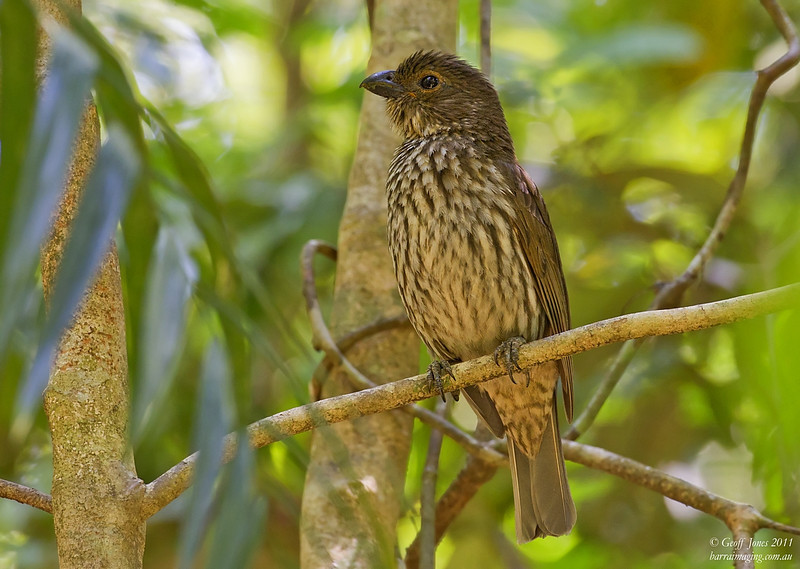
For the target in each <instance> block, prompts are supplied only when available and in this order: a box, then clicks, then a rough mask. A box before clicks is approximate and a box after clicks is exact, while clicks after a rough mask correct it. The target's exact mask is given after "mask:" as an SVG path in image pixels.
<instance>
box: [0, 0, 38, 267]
mask: <svg viewBox="0 0 800 569" xmlns="http://www.w3.org/2000/svg"><path fill="white" fill-rule="evenodd" d="M36 41H37V37H36V14H35V13H34V11H33V8H32V7H31V5H30V4H29V3H28V2H22V1H18V0H6V1H5V2H2V3H0V54H2V61H0V77H2V83H0V113H1V114H0V267H2V266H3V256H4V253H5V251H6V249H7V248H8V247H7V241H6V239H7V238H8V237H9V235H8V226H9V223H10V221H11V220H12V219H13V217H12V216H11V215H10V213H11V207H12V205H13V204H14V201H15V199H14V198H15V196H16V193H17V181H18V179H19V174H20V170H21V168H22V163H23V162H24V161H25V151H26V149H27V147H28V138H29V136H30V128H31V123H32V121H33V112H34V103H35V101H36V79H35V76H34V70H35V69H36V50H33V49H31V46H32V45H35V44H36ZM8 242H10V240H9V241H8Z"/></svg>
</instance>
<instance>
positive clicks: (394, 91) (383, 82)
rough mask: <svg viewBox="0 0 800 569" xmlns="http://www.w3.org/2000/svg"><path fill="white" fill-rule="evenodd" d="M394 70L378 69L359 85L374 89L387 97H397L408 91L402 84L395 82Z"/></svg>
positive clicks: (370, 89) (374, 91)
mask: <svg viewBox="0 0 800 569" xmlns="http://www.w3.org/2000/svg"><path fill="white" fill-rule="evenodd" d="M393 79H394V70H389V71H378V72H377V73H373V74H372V75H370V76H369V77H367V78H366V79H364V80H363V81H362V82H361V85H359V87H363V88H364V89H366V90H367V91H372V92H373V93H375V94H376V95H380V96H381V97H385V98H387V99H395V98H397V97H399V96H400V95H402V94H403V93H405V92H406V90H405V89H404V88H403V86H402V85H400V84H398V83H395V82H394V81H393Z"/></svg>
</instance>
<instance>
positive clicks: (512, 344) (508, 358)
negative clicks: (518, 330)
mask: <svg viewBox="0 0 800 569" xmlns="http://www.w3.org/2000/svg"><path fill="white" fill-rule="evenodd" d="M526 341H527V340H525V338H523V337H522V336H514V337H513V338H509V339H508V340H506V341H505V342H503V343H501V344H500V345H499V346H497V348H496V349H495V351H494V363H495V365H497V366H499V365H500V359H501V358H502V360H503V363H504V364H505V368H506V371H507V372H508V377H509V378H511V383H513V384H514V385H516V384H517V382H516V381H514V372H515V371H522V368H521V367H519V347H520V346H521V345H522V344H524V343H525V342H526ZM527 377H528V384H530V382H531V376H530V374H527ZM525 387H527V385H526V386H525Z"/></svg>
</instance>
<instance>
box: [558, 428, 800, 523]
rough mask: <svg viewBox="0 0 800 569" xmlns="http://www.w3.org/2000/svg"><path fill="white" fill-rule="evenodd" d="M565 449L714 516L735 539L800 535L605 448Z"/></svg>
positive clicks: (570, 444) (573, 457) (568, 444)
mask: <svg viewBox="0 0 800 569" xmlns="http://www.w3.org/2000/svg"><path fill="white" fill-rule="evenodd" d="M562 447H563V450H564V458H566V459H567V460H569V461H571V462H577V463H578V464H582V465H584V466H588V467H589V468H594V469H596V470H602V471H604V472H608V473H609V474H613V475H614V476H618V477H620V478H622V479H624V480H627V481H628V482H633V483H634V484H637V485H639V486H643V487H645V488H648V489H650V490H653V491H654V492H657V493H659V494H661V495H662V496H665V497H667V498H670V499H672V500H675V501H676V502H680V503H681V504H684V505H686V506H689V507H691V508H694V509H695V510H699V511H701V512H704V513H706V514H708V515H710V516H714V517H715V518H717V519H718V520H721V521H722V522H724V523H725V525H727V526H728V528H729V529H730V530H731V532H732V533H733V534H734V537H736V535H737V533H739V532H745V533H748V534H749V535H750V536H752V535H753V534H754V533H755V531H757V530H759V529H762V528H769V529H778V530H779V531H785V532H787V533H791V534H795V535H800V528H797V527H793V526H787V525H785V524H779V523H778V522H775V521H773V520H770V519H769V518H767V517H766V516H764V515H763V514H761V513H760V512H759V511H758V510H756V509H755V508H754V507H753V506H751V505H749V504H744V503H742V502H735V501H733V500H729V499H727V498H723V497H722V496H718V495H717V494H713V493H712V492H709V491H707V490H703V489H702V488H699V487H697V486H695V485H694V484H690V483H689V482H686V481H685V480H681V479H680V478H676V477H674V476H672V475H670V474H667V473H666V472H662V471H660V470H657V469H655V468H651V467H649V466H646V465H644V464H642V463H640V462H636V461H635V460H632V459H630V458H627V457H624V456H620V455H618V454H615V453H613V452H611V451H608V450H605V449H602V448H598V447H593V446H589V445H585V444H581V443H576V442H574V441H568V440H562Z"/></svg>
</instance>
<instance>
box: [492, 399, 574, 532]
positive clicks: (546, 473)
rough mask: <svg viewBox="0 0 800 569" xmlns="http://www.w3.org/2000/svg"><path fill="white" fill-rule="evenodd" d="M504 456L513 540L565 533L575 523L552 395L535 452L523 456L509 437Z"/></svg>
mask: <svg viewBox="0 0 800 569" xmlns="http://www.w3.org/2000/svg"><path fill="white" fill-rule="evenodd" d="M508 457H509V460H510V463H511V479H512V480H513V483H514V506H515V508H514V511H515V512H516V522H517V541H518V542H519V543H526V542H528V541H531V540H532V539H534V538H536V537H541V536H548V535H554V536H557V535H564V534H565V533H569V531H570V530H571V529H572V526H573V525H575V517H576V514H575V504H574V503H573V501H572V494H570V491H569V484H568V483H567V471H566V469H565V467H564V455H563V454H562V452H561V437H560V435H559V431H558V416H557V415H556V398H555V397H554V398H553V405H552V408H551V410H550V415H549V418H548V420H547V425H546V426H545V429H544V433H543V436H542V444H541V446H540V447H539V452H538V454H537V455H536V456H535V457H530V456H527V455H526V454H525V453H523V452H522V449H521V448H520V447H519V446H517V444H516V443H514V441H513V440H511V438H510V437H509V440H508Z"/></svg>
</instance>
